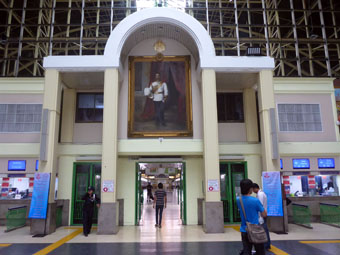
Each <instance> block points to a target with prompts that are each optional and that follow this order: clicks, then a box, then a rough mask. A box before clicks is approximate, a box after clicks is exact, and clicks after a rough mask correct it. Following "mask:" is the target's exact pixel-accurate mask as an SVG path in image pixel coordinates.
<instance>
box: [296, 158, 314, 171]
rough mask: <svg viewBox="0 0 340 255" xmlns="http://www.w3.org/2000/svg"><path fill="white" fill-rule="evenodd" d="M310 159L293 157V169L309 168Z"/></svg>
mask: <svg viewBox="0 0 340 255" xmlns="http://www.w3.org/2000/svg"><path fill="white" fill-rule="evenodd" d="M309 168H310V164H309V159H308V158H294V159H293V169H309Z"/></svg>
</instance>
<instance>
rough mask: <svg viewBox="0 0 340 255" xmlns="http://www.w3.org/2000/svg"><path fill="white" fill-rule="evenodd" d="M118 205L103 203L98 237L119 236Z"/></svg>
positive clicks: (99, 215)
mask: <svg viewBox="0 0 340 255" xmlns="http://www.w3.org/2000/svg"><path fill="white" fill-rule="evenodd" d="M118 207H119V206H118V203H102V204H101V205H100V208H99V214H98V232H97V234H98V235H112V234H117V233H118V230H119V227H118Z"/></svg>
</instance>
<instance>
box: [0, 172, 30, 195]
mask: <svg viewBox="0 0 340 255" xmlns="http://www.w3.org/2000/svg"><path fill="white" fill-rule="evenodd" d="M32 191H33V178H28V177H3V178H0V193H1V197H0V198H1V199H31V196H32Z"/></svg>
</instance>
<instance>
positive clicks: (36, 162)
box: [35, 160, 39, 171]
mask: <svg viewBox="0 0 340 255" xmlns="http://www.w3.org/2000/svg"><path fill="white" fill-rule="evenodd" d="M38 169H39V160H36V161H35V171H38Z"/></svg>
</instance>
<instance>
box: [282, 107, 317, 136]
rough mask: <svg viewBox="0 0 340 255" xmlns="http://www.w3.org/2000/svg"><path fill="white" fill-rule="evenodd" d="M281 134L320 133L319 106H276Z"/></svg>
mask: <svg viewBox="0 0 340 255" xmlns="http://www.w3.org/2000/svg"><path fill="white" fill-rule="evenodd" d="M278 114H279V128H280V131H281V132H288V131H291V132H299V131H322V124H321V114H320V105H319V104H278Z"/></svg>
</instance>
